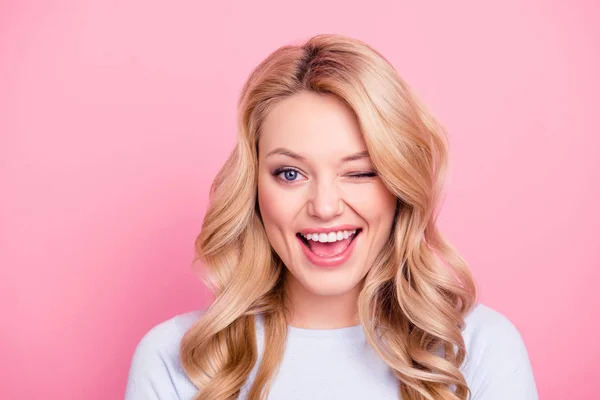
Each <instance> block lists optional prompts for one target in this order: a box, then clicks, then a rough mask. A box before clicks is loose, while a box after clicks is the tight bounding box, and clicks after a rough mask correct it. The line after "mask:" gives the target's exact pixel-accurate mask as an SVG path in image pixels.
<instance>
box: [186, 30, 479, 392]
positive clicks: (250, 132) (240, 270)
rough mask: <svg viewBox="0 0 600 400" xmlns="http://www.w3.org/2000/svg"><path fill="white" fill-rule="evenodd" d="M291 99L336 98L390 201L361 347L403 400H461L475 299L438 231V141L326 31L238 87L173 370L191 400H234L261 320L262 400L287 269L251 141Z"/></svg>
mask: <svg viewBox="0 0 600 400" xmlns="http://www.w3.org/2000/svg"><path fill="white" fill-rule="evenodd" d="M301 91H312V92H318V93H330V94H334V95H336V96H338V97H339V98H340V99H342V100H343V101H344V102H345V103H346V104H347V105H348V106H349V107H350V108H351V109H352V110H353V111H354V113H355V114H356V116H357V118H358V121H359V123H360V126H361V129H362V132H363V135H364V139H365V142H366V145H367V150H368V152H369V154H370V157H371V161H372V163H373V167H374V168H375V170H376V172H377V173H378V175H379V177H380V178H381V179H382V181H383V182H384V184H385V185H386V186H387V188H388V190H390V192H392V193H393V194H395V195H396V197H397V199H398V200H397V208H396V215H395V218H394V223H393V227H392V230H391V232H390V236H389V240H388V242H387V243H386V244H385V246H384V247H383V249H382V251H381V253H380V254H379V255H378V257H377V259H376V260H375V262H374V263H373V265H372V267H371V269H370V270H369V272H368V273H367V275H366V277H365V280H364V285H363V289H362V291H361V293H360V296H359V298H358V312H359V318H360V321H361V324H362V325H363V327H364V331H365V334H366V337H367V339H368V341H369V342H370V344H371V346H372V347H373V349H374V350H375V351H376V352H377V353H378V354H379V356H380V357H381V359H382V360H383V361H384V362H385V363H386V364H387V365H388V366H389V367H390V368H391V370H392V371H393V373H394V374H395V376H396V377H397V378H398V385H399V396H401V397H402V398H403V399H405V400H417V399H429V400H433V399H436V400H438V399H443V400H456V399H461V400H462V399H467V396H470V390H469V388H468V386H467V383H466V381H465V378H464V376H463V374H462V373H461V371H460V369H459V368H460V366H461V364H462V362H463V361H464V359H465V357H466V349H465V344H464V341H463V338H462V334H461V331H462V329H463V328H464V317H465V316H466V314H467V313H468V312H469V311H470V309H471V308H472V307H473V305H474V304H475V301H476V295H477V293H476V285H475V282H474V280H473V277H472V275H471V273H470V272H469V270H468V268H467V265H466V263H465V261H464V260H463V259H462V258H461V257H460V255H459V254H458V253H457V252H456V251H455V250H454V248H453V247H452V246H451V245H450V244H449V243H448V242H447V241H446V240H445V239H444V238H443V236H442V235H441V234H440V232H439V231H438V229H437V227H436V225H435V223H436V219H437V215H438V206H439V205H440V200H441V195H442V188H443V183H444V179H445V173H446V168H447V163H448V151H447V141H446V134H445V131H444V129H443V128H442V126H441V125H440V124H439V123H438V122H437V121H436V119H435V117H434V116H433V115H432V114H431V113H430V112H429V111H428V110H427V109H426V108H425V107H424V106H423V105H422V104H421V103H420V102H419V100H418V99H417V98H416V96H415V95H414V94H413V93H412V92H411V90H410V88H409V87H408V85H407V84H406V83H405V82H404V81H403V80H402V79H401V78H400V77H399V76H398V74H397V72H396V71H395V69H394V68H393V67H392V65H391V64H390V63H389V62H388V61H387V60H386V59H385V58H384V57H383V56H382V55H381V54H380V53H379V52H377V51H376V50H374V49H373V48H372V47H370V46H369V45H367V44H365V43H364V42H361V41H359V40H356V39H352V38H349V37H346V36H342V35H325V34H323V35H317V36H314V37H312V38H310V39H309V40H308V41H306V42H305V43H303V44H301V45H287V46H283V47H281V48H279V49H278V50H276V51H275V52H273V53H272V54H270V55H269V56H268V57H267V58H266V59H265V60H264V61H263V62H262V63H260V64H259V65H258V66H257V67H256V68H255V70H254V71H253V72H252V73H251V75H250V77H249V79H248V81H247V82H246V84H245V85H244V87H243V90H242V93H241V96H240V100H239V120H238V121H239V122H238V124H239V127H238V140H237V144H236V146H235V148H234V149H233V151H232V153H231V154H230V156H229V158H228V159H227V161H226V162H225V165H224V166H223V167H222V168H221V170H220V171H219V172H218V174H217V176H216V178H215V180H214V182H213V184H212V186H211V188H210V196H209V200H210V204H209V207H208V210H207V212H206V215H205V218H204V222H203V226H202V231H201V232H200V234H199V236H198V238H197V240H196V250H197V255H198V259H199V260H201V262H202V264H203V265H204V267H205V270H206V276H205V277H203V279H204V280H205V283H206V284H207V286H208V287H209V288H210V289H211V290H212V292H213V293H214V295H215V299H214V301H213V302H212V304H211V306H210V307H209V308H208V310H207V311H206V313H205V314H204V315H203V316H202V318H200V319H199V320H198V321H197V322H196V323H195V324H194V325H193V326H192V327H191V328H190V329H189V330H188V331H187V332H186V333H185V335H184V337H183V339H182V341H181V348H180V358H181V364H182V366H183V368H184V370H185V372H186V374H187V375H188V377H189V378H190V380H191V381H192V382H193V383H194V384H195V385H196V386H197V387H198V388H199V392H198V395H197V397H196V398H195V399H196V400H208V399H211V400H225V399H236V398H238V396H239V395H240V393H241V388H242V385H243V384H244V383H245V381H246V380H247V379H248V377H249V375H250V372H251V370H252V369H253V367H254V366H255V364H256V363H257V360H258V354H257V353H258V350H257V344H256V334H255V318H256V316H257V314H259V313H261V314H263V317H264V326H265V340H266V341H268V345H267V346H265V349H264V353H263V356H262V360H261V362H260V365H259V366H258V369H257V374H256V377H255V379H254V381H253V382H252V385H251V386H250V389H249V392H248V398H249V399H250V400H264V399H266V398H267V395H268V392H269V388H270V385H271V383H272V381H273V378H274V376H275V375H276V373H277V371H278V368H279V365H280V361H281V358H282V355H283V351H284V346H285V341H286V335H287V327H288V321H289V315H288V313H287V311H286V308H285V306H284V302H283V299H284V294H283V280H284V279H283V278H284V276H285V265H284V264H283V263H282V261H281V259H280V258H279V257H278V255H277V254H276V253H275V251H274V250H272V248H271V246H270V244H269V241H268V238H267V236H266V233H265V230H264V227H263V224H262V219H261V214H260V209H259V207H258V204H257V166H258V152H257V143H258V139H259V137H260V128H261V123H262V121H264V119H265V116H266V115H267V113H268V112H269V110H270V109H271V108H272V107H273V105H274V104H276V103H277V102H279V101H281V100H282V99H284V98H287V97H289V96H293V95H294V94H296V93H298V92H301Z"/></svg>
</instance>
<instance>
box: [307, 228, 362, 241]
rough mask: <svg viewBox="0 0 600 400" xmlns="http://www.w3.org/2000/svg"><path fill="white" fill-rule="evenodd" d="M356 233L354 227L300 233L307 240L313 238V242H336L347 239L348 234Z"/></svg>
mask: <svg viewBox="0 0 600 400" xmlns="http://www.w3.org/2000/svg"><path fill="white" fill-rule="evenodd" d="M355 233H356V229H354V230H351V231H337V232H329V233H308V234H306V235H305V234H303V233H301V235H302V236H303V237H304V238H306V239H307V240H313V241H315V242H321V243H330V242H337V241H338V240H344V239H348V238H349V237H350V236H352V235H354V234H355Z"/></svg>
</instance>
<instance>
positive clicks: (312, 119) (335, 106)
mask: <svg viewBox="0 0 600 400" xmlns="http://www.w3.org/2000/svg"><path fill="white" fill-rule="evenodd" d="M258 148H259V156H260V157H261V158H263V157H265V155H266V154H267V153H269V152H270V151H272V150H274V149H276V148H286V149H289V150H291V151H293V152H295V153H298V154H300V155H302V156H305V157H306V158H308V159H315V160H323V159H339V158H342V157H344V156H347V155H348V154H350V153H356V152H360V151H364V150H366V146H365V142H364V138H363V135H362V132H361V129H360V126H359V123H358V119H357V118H356V115H355V114H354V112H353V111H352V109H351V108H350V107H348V106H347V105H346V104H345V103H344V102H343V101H342V100H340V99H339V98H338V97H337V96H335V95H333V94H320V93H313V92H301V93H298V94H295V95H293V96H290V97H288V98H285V99H283V100H281V101H279V102H278V103H277V104H276V105H275V106H274V107H273V108H272V109H271V110H270V111H269V113H268V114H267V116H266V118H265V120H264V121H263V124H262V127H261V133H260V138H259V143H258Z"/></svg>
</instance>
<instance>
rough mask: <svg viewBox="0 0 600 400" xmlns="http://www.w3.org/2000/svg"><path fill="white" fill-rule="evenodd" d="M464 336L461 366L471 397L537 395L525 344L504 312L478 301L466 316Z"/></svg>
mask: <svg viewBox="0 0 600 400" xmlns="http://www.w3.org/2000/svg"><path fill="white" fill-rule="evenodd" d="M463 338H464V340H465V346H466V350H467V357H466V360H465V362H464V364H463V366H462V370H463V373H464V375H465V379H466V380H467V384H468V385H469V387H470V389H471V391H472V392H473V400H492V399H493V400H496V399H506V398H510V399H518V400H521V399H523V400H536V399H537V398H538V397H537V390H536V386H535V381H534V378H533V372H532V369H531V363H530V360H529V355H528V352H527V348H526V346H525V343H524V341H523V338H522V336H521V333H520V332H519V330H518V329H517V327H516V326H515V325H514V324H513V323H512V322H511V321H510V320H509V319H508V318H507V317H506V316H505V315H503V314H501V313H500V312H498V311H496V310H494V309H492V308H490V307H488V306H486V305H483V304H477V305H476V306H475V307H474V308H473V309H472V310H471V311H470V312H469V314H467V316H466V317H465V328H464V330H463Z"/></svg>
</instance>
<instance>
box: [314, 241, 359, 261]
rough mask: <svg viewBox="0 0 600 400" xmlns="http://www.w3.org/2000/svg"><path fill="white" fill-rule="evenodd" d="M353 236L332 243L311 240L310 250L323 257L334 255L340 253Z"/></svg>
mask: <svg viewBox="0 0 600 400" xmlns="http://www.w3.org/2000/svg"><path fill="white" fill-rule="evenodd" d="M351 240H352V238H348V239H344V240H338V241H336V242H332V243H321V242H315V241H312V240H311V241H309V243H310V246H309V247H310V250H311V251H312V252H313V253H315V254H316V255H318V256H321V257H333V256H335V255H337V254H340V253H341V252H343V251H344V250H346V248H347V247H348V246H349V245H350V241H351Z"/></svg>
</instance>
